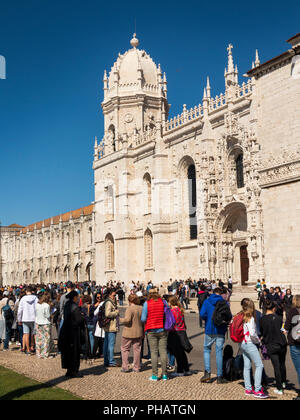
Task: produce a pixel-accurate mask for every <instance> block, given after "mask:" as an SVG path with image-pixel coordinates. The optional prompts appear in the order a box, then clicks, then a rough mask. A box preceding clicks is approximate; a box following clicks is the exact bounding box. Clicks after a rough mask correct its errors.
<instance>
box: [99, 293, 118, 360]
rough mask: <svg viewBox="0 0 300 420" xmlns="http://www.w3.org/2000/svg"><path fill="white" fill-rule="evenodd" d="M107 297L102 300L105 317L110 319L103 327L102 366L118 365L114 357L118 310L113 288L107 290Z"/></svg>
mask: <svg viewBox="0 0 300 420" xmlns="http://www.w3.org/2000/svg"><path fill="white" fill-rule="evenodd" d="M107 296H108V298H107V299H106V300H105V302H104V304H103V305H104V306H105V317H106V318H109V319H110V322H109V324H108V325H107V326H106V327H104V331H105V338H104V345H103V355H104V366H106V367H118V364H117V362H116V361H115V358H114V349H115V344H116V337H117V332H118V331H119V319H120V317H119V310H118V305H117V300H116V296H117V292H116V290H115V289H110V290H108V291H107Z"/></svg>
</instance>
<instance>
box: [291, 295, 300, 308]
mask: <svg viewBox="0 0 300 420" xmlns="http://www.w3.org/2000/svg"><path fill="white" fill-rule="evenodd" d="M292 302H293V308H297V309H299V308H300V295H295V296H294V297H293V301H292Z"/></svg>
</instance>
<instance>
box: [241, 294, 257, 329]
mask: <svg viewBox="0 0 300 420" xmlns="http://www.w3.org/2000/svg"><path fill="white" fill-rule="evenodd" d="M242 308H243V312H244V323H245V324H246V323H247V322H249V321H250V320H251V318H254V320H255V321H256V311H255V304H254V302H253V300H251V299H248V298H246V299H244V300H243V304H242Z"/></svg>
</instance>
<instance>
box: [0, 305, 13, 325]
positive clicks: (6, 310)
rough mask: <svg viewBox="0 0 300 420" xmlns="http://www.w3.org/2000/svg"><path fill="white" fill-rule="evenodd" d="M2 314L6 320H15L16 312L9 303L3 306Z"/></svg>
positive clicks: (11, 321)
mask: <svg viewBox="0 0 300 420" xmlns="http://www.w3.org/2000/svg"><path fill="white" fill-rule="evenodd" d="M2 314H3V317H4V319H5V321H6V322H10V323H13V322H14V318H15V317H14V313H13V311H12V309H11V307H10V306H9V304H8V303H7V304H6V305H5V306H3V308H2Z"/></svg>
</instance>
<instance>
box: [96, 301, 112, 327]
mask: <svg viewBox="0 0 300 420" xmlns="http://www.w3.org/2000/svg"><path fill="white" fill-rule="evenodd" d="M106 303H107V301H105V302H104V303H103V305H102V306H101V307H100V309H99V312H98V325H99V327H100V328H105V327H107V326H108V325H109V323H110V321H111V319H109V318H107V317H106V316H105V306H106Z"/></svg>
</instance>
